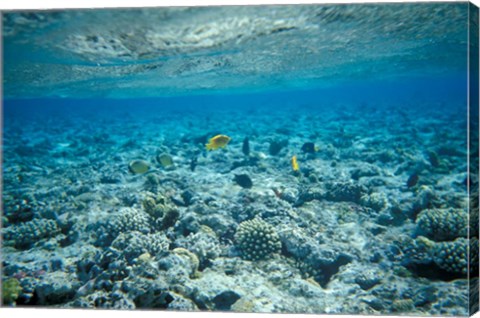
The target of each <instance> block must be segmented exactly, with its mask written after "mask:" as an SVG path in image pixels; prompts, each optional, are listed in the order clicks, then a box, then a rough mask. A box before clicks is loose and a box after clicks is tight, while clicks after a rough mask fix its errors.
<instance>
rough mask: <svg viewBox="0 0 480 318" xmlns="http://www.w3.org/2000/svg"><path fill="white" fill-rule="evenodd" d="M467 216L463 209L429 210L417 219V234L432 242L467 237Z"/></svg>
mask: <svg viewBox="0 0 480 318" xmlns="http://www.w3.org/2000/svg"><path fill="white" fill-rule="evenodd" d="M467 221H468V214H467V212H466V211H465V210H463V209H429V210H424V211H422V212H421V213H420V214H419V215H418V217H417V221H416V224H417V232H418V233H419V234H421V235H424V236H426V237H428V238H430V239H432V240H434V241H437V242H440V241H450V240H454V239H456V238H458V237H466V236H467V224H468V222H467Z"/></svg>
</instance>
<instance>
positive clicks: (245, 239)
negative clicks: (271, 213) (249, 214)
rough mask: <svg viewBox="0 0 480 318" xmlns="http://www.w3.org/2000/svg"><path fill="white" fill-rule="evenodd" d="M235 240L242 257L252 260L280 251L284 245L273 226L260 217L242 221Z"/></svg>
mask: <svg viewBox="0 0 480 318" xmlns="http://www.w3.org/2000/svg"><path fill="white" fill-rule="evenodd" d="M235 242H236V244H237V246H238V248H239V249H240V251H241V253H242V257H243V258H245V259H247V260H252V261H256V260H260V259H264V258H266V257H267V256H269V255H270V254H272V253H278V252H280V248H281V247H282V244H281V242H280V238H279V236H278V234H277V233H276V231H275V229H274V228H273V226H271V225H270V224H268V223H266V222H265V221H263V220H262V219H259V218H256V219H253V220H249V221H244V222H242V223H240V225H239V226H238V229H237V232H236V233H235Z"/></svg>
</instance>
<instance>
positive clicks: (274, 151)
mask: <svg viewBox="0 0 480 318" xmlns="http://www.w3.org/2000/svg"><path fill="white" fill-rule="evenodd" d="M286 145H288V140H282V141H272V142H271V143H270V147H269V148H268V152H269V153H270V154H271V155H272V156H276V155H278V154H279V153H280V151H281V150H282V149H283V147H285V146H286Z"/></svg>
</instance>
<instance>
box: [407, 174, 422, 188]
mask: <svg viewBox="0 0 480 318" xmlns="http://www.w3.org/2000/svg"><path fill="white" fill-rule="evenodd" d="M418 179H419V177H418V174H416V173H414V174H412V175H411V176H410V178H408V181H407V187H409V188H411V187H414V186H415V185H416V184H417V182H418Z"/></svg>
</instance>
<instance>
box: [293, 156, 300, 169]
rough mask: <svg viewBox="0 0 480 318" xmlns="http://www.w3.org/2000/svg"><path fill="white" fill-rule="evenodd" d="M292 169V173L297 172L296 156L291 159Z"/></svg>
mask: <svg viewBox="0 0 480 318" xmlns="http://www.w3.org/2000/svg"><path fill="white" fill-rule="evenodd" d="M292 169H293V171H298V169H299V167H298V162H297V156H293V157H292Z"/></svg>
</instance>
